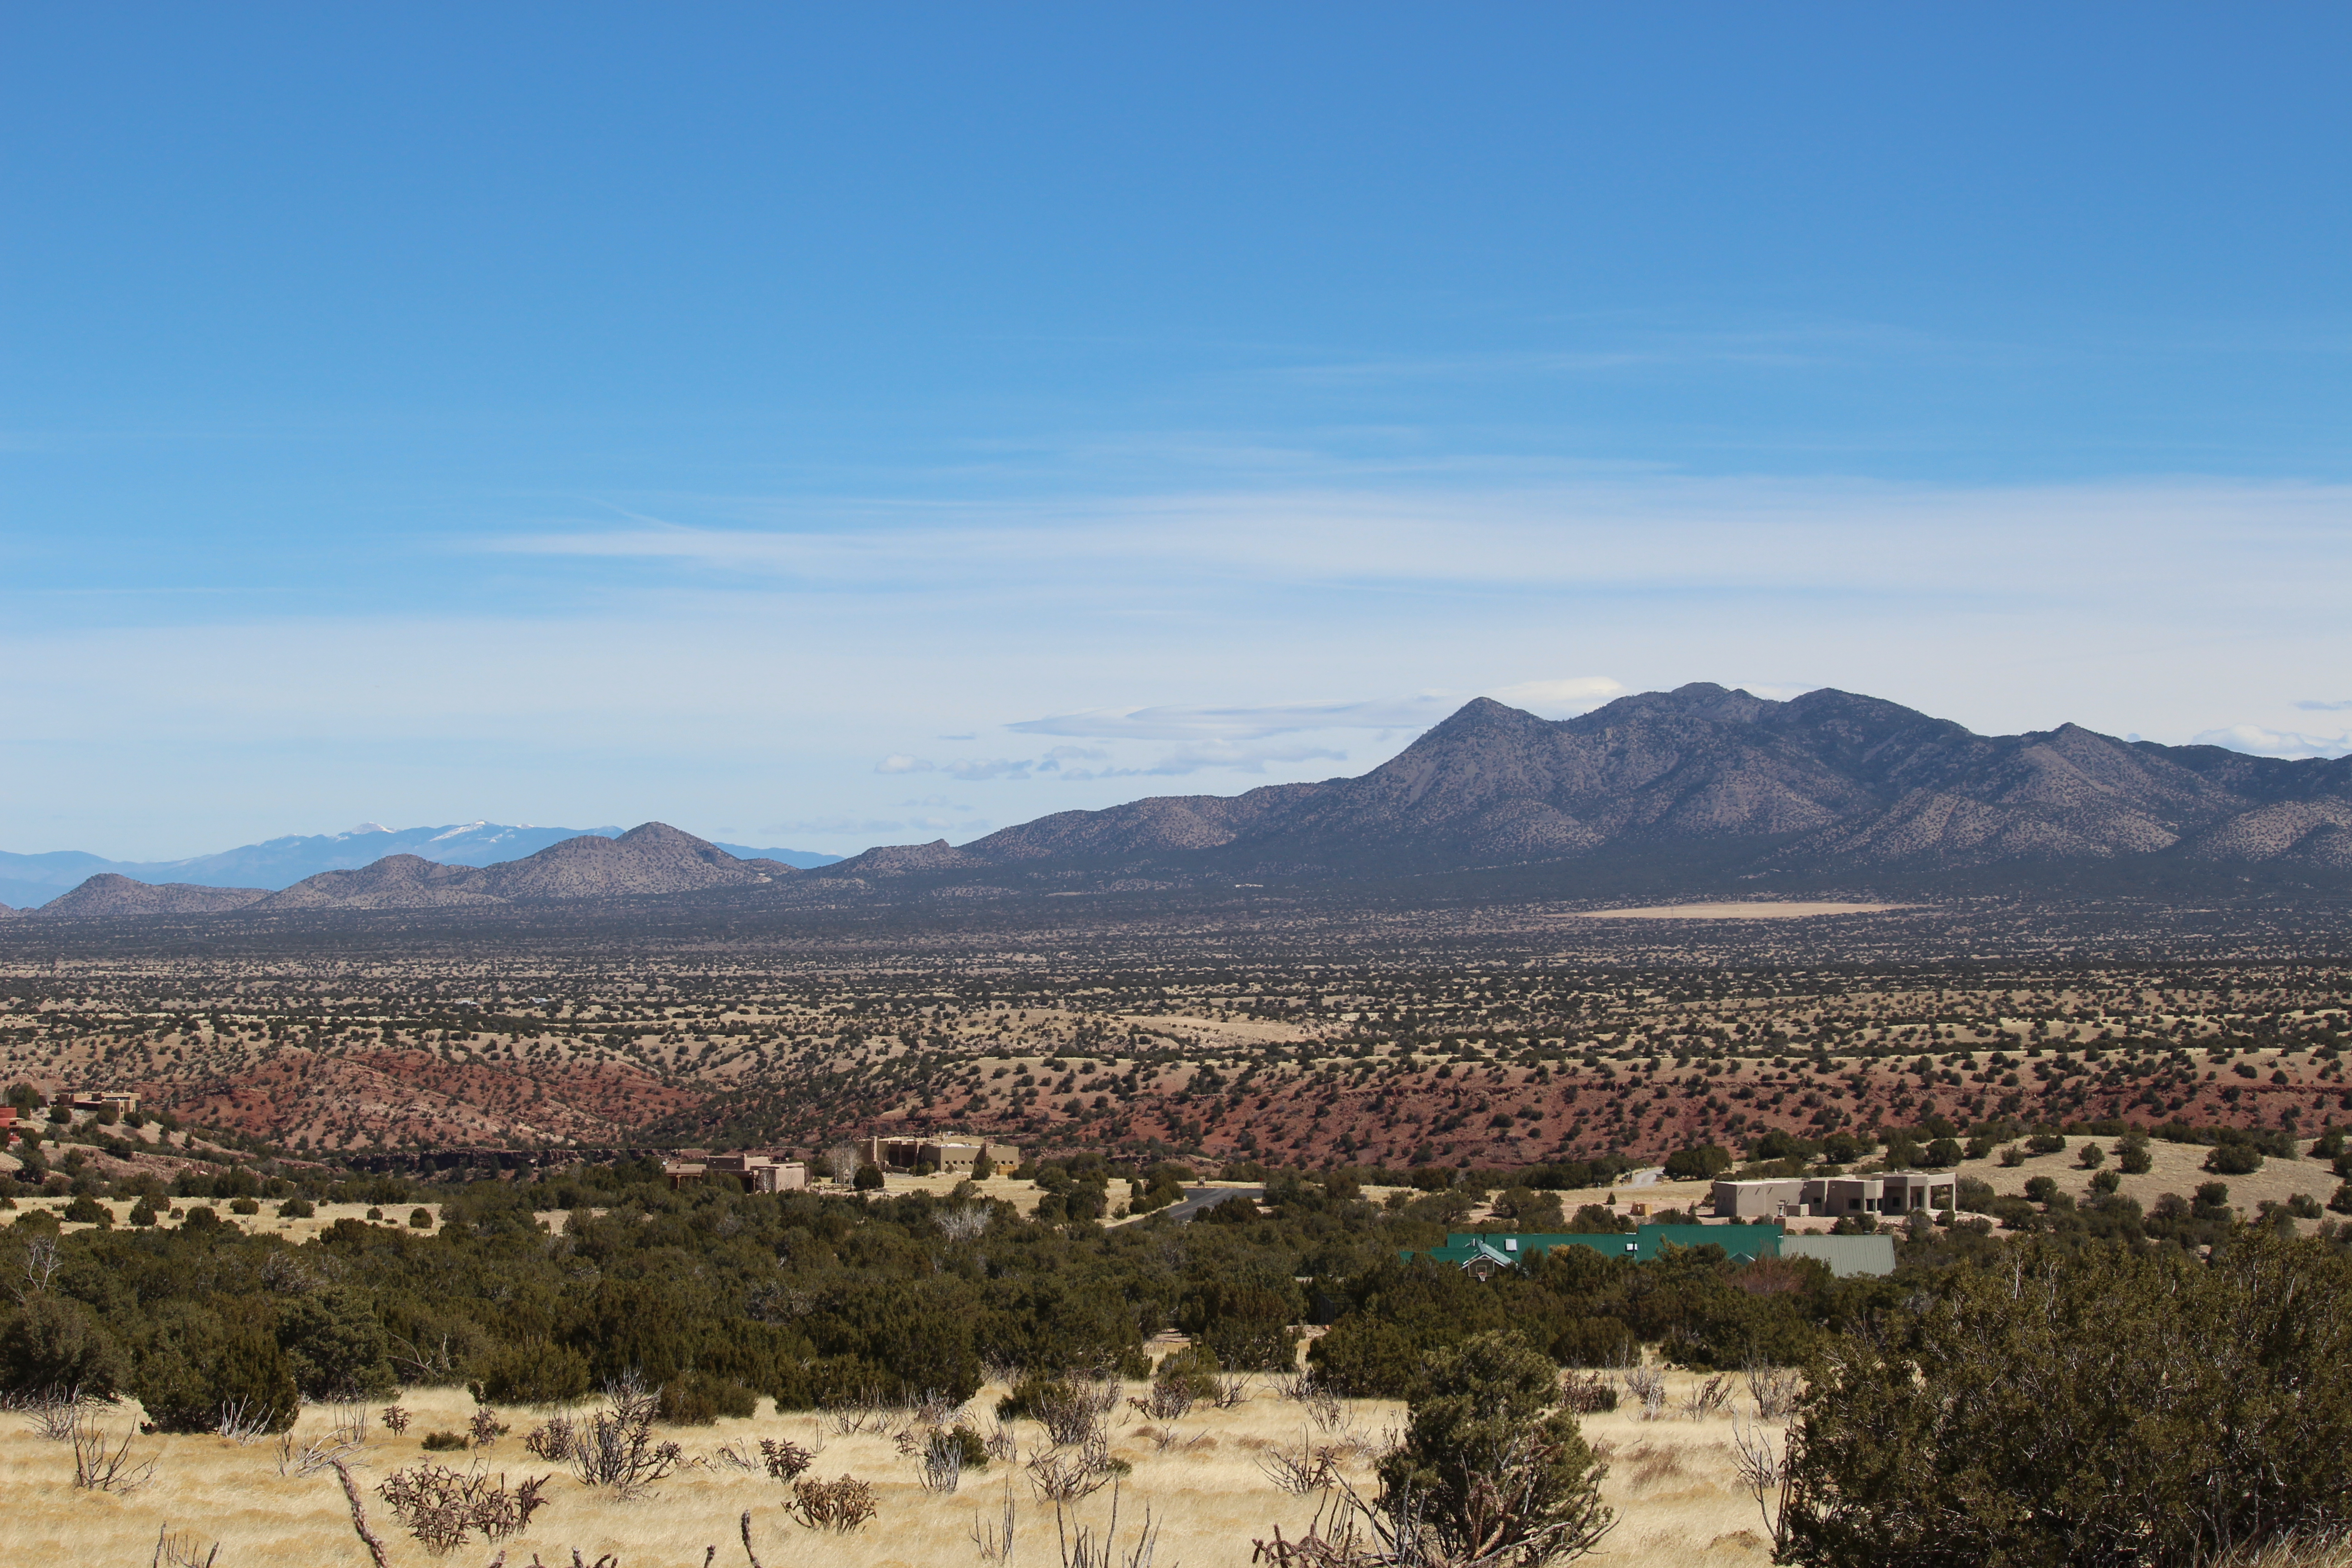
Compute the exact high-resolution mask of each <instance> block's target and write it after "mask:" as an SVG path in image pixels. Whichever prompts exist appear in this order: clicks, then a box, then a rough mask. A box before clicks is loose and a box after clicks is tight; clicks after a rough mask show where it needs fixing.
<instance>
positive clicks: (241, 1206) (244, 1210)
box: [228, 1198, 261, 1214]
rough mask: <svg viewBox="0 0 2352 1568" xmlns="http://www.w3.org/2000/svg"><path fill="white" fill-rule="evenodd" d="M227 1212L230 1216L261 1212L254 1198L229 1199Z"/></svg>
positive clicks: (257, 1201)
mask: <svg viewBox="0 0 2352 1568" xmlns="http://www.w3.org/2000/svg"><path fill="white" fill-rule="evenodd" d="M228 1212H229V1213H231V1214H259V1213H260V1212H261V1204H260V1202H259V1200H258V1199H255V1198H231V1199H230V1200H229V1205H228Z"/></svg>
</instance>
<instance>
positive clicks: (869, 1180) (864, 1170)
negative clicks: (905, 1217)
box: [850, 1165, 883, 1193]
mask: <svg viewBox="0 0 2352 1568" xmlns="http://www.w3.org/2000/svg"><path fill="white" fill-rule="evenodd" d="M850 1185H852V1186H853V1187H856V1189H857V1190H858V1191H859V1192H861V1193H871V1192H878V1191H880V1190H881V1188H882V1185H883V1181H882V1167H881V1166H879V1165H860V1166H858V1167H857V1174H856V1176H854V1177H852V1178H851V1179H850Z"/></svg>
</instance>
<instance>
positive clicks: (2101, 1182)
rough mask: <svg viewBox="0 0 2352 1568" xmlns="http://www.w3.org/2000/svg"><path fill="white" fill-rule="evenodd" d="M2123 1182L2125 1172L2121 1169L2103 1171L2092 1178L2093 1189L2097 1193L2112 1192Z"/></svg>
mask: <svg viewBox="0 0 2352 1568" xmlns="http://www.w3.org/2000/svg"><path fill="white" fill-rule="evenodd" d="M2123 1184H2124V1173H2122V1172H2121V1171H2101V1172H2100V1173H2098V1174H2097V1175H2095V1176H2093V1177H2092V1178H2091V1190H2092V1191H2093V1192H2095V1193H2112V1192H2114V1191H2116V1189H2117V1188H2119V1187H2121V1186H2122V1185H2123Z"/></svg>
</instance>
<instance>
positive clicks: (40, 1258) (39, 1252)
mask: <svg viewBox="0 0 2352 1568" xmlns="http://www.w3.org/2000/svg"><path fill="white" fill-rule="evenodd" d="M64 1261H65V1260H64V1258H62V1257H60V1256H59V1255H58V1238H57V1237H53V1236H37V1237H34V1238H33V1239H32V1240H31V1241H30V1242H28V1243H26V1247H25V1274H24V1278H23V1279H20V1280H17V1281H16V1283H14V1284H13V1285H12V1286H11V1287H10V1289H11V1290H12V1291H13V1292H14V1293H15V1295H16V1300H17V1302H18V1303H19V1304H20V1305H21V1304H22V1303H24V1302H26V1301H28V1300H32V1298H34V1297H35V1296H37V1295H39V1294H40V1293H41V1292H42V1291H44V1290H46V1289H48V1288H49V1280H50V1279H52V1278H53V1277H54V1276H55V1275H56V1274H57V1271H58V1265H59V1264H61V1263H62V1262H64Z"/></svg>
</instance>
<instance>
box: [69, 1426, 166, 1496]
mask: <svg viewBox="0 0 2352 1568" xmlns="http://www.w3.org/2000/svg"><path fill="white" fill-rule="evenodd" d="M69 1440H70V1441H71V1442H72V1444H73V1456H74V1479H73V1484H74V1485H75V1486H77V1487H81V1488H84V1489H88V1490H90V1491H100V1492H113V1493H115V1494H116V1495H117V1496H120V1497H128V1496H130V1495H131V1493H132V1492H135V1491H137V1490H139V1489H141V1488H142V1487H144V1486H146V1485H147V1484H148V1483H149V1482H150V1481H152V1480H153V1479H155V1461H154V1460H153V1459H149V1460H147V1461H146V1462H144V1463H143V1464H134V1463H132V1462H131V1435H130V1434H129V1433H127V1432H126V1433H124V1434H123V1436H122V1441H121V1443H119V1444H112V1443H110V1442H109V1441H108V1438H107V1436H106V1434H105V1433H104V1432H103V1431H101V1430H100V1427H99V1425H98V1422H97V1420H96V1418H95V1417H92V1418H89V1419H87V1420H84V1421H83V1422H81V1423H80V1424H79V1425H78V1426H76V1427H75V1429H74V1431H73V1433H72V1435H71V1437H70V1439H69Z"/></svg>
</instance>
